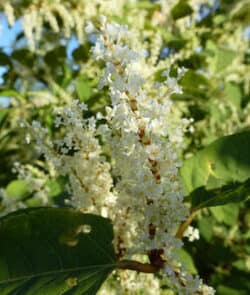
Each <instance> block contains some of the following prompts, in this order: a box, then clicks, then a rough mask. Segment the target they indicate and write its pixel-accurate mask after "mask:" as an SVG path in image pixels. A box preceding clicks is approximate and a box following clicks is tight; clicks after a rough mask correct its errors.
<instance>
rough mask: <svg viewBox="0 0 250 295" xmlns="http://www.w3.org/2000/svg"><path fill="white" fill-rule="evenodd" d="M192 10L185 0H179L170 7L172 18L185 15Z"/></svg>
mask: <svg viewBox="0 0 250 295" xmlns="http://www.w3.org/2000/svg"><path fill="white" fill-rule="evenodd" d="M192 12H193V9H192V7H191V6H190V5H189V4H188V1H187V0H180V1H179V2H178V3H177V4H176V5H175V6H174V7H173V8H172V9H171V15H172V17H173V19H174V20H176V19H179V18H182V17H185V16H187V15H189V14H191V13H192Z"/></svg>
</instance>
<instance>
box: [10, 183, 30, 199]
mask: <svg viewBox="0 0 250 295" xmlns="http://www.w3.org/2000/svg"><path fill="white" fill-rule="evenodd" d="M6 192H7V195H8V196H9V197H11V198H14V199H17V200H19V199H22V198H23V197H25V196H26V195H27V194H28V193H29V189H28V187H27V183H26V182H25V181H24V180H21V179H17V180H13V181H11V182H10V183H9V184H8V185H7V187H6Z"/></svg>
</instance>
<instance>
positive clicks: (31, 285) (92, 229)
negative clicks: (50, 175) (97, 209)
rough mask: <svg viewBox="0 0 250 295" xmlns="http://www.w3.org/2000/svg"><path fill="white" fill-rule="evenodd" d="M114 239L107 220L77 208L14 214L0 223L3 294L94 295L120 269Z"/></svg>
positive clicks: (0, 279)
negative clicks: (76, 209) (112, 273)
mask: <svg viewBox="0 0 250 295" xmlns="http://www.w3.org/2000/svg"><path fill="white" fill-rule="evenodd" d="M112 239H113V231H112V225H111V223H110V221H109V220H108V219H105V218H102V217H99V216H96V215H92V214H82V213H80V212H79V211H74V210H72V209H66V208H61V209H59V208H49V207H48V208H36V209H25V210H20V211H17V212H15V213H12V214H9V215H7V216H5V217H3V218H1V219H0V240H1V244H0V293H1V294H6V295H10V294H26V295H40V294H41V295H42V294H46V295H50V294H51V295H52V294H81V295H83V294H85V295H87V294H91V295H92V294H95V293H96V292H97V290H98V289H99V287H100V285H101V284H102V283H103V281H104V280H105V279H106V277H107V275H108V274H109V273H110V272H111V271H112V270H113V269H114V266H115V264H116V258H115V253H114V249H113V245H112ZM12 292H14V293H12Z"/></svg>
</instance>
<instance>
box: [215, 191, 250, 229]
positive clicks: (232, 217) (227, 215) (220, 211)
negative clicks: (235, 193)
mask: <svg viewBox="0 0 250 295" xmlns="http://www.w3.org/2000/svg"><path fill="white" fill-rule="evenodd" d="M249 192H250V191H249ZM239 210H240V208H239V204H234V203H231V204H227V205H225V206H217V207H211V208H210V211H211V213H212V215H213V216H214V218H215V219H216V220H217V221H218V222H219V223H225V224H226V225H229V226H234V225H235V224H237V222H238V217H239Z"/></svg>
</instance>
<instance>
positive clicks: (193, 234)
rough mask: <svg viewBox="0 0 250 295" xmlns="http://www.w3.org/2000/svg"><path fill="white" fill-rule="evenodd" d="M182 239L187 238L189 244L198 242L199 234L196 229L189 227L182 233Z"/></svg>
mask: <svg viewBox="0 0 250 295" xmlns="http://www.w3.org/2000/svg"><path fill="white" fill-rule="evenodd" d="M183 237H187V238H188V240H189V242H193V241H194V240H199V238H200V233H199V230H198V229H197V228H194V227H193V226H191V225H190V226H188V228H187V229H186V231H185V232H184V235H183Z"/></svg>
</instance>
